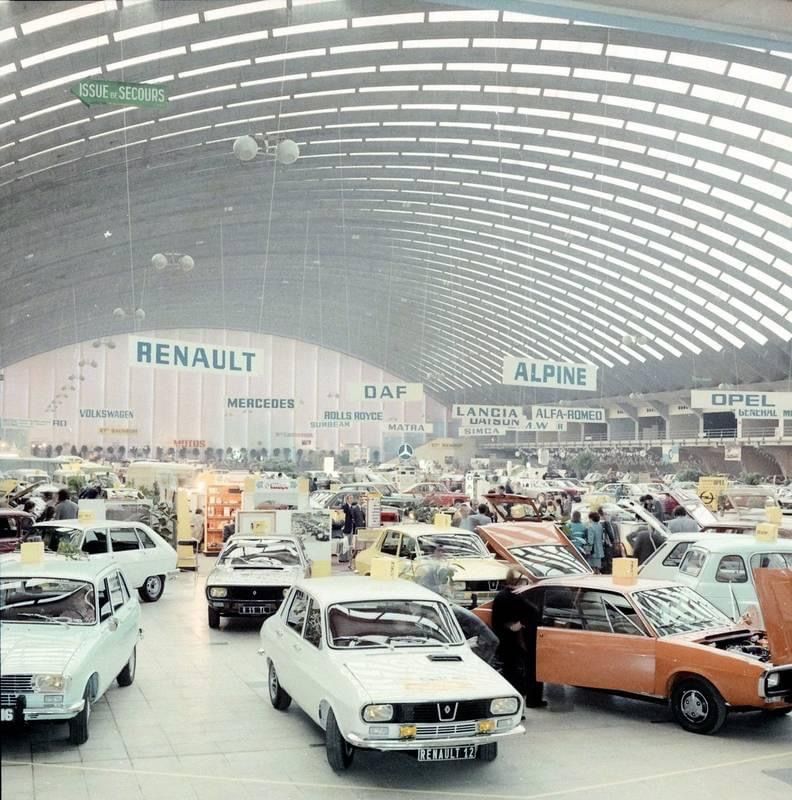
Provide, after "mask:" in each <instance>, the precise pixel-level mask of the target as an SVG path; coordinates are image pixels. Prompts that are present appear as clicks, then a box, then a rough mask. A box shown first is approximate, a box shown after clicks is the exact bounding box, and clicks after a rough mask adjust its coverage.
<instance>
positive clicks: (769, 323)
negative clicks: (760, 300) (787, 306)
mask: <svg viewBox="0 0 792 800" xmlns="http://www.w3.org/2000/svg"><path fill="white" fill-rule="evenodd" d="M759 324H760V325H764V326H765V328H767V329H768V330H769V331H771V332H772V333H774V334H775V335H776V336H778V337H779V338H781V339H783V340H784V341H785V342H788V341H789V340H790V339H792V332H791V331H789V330H787V329H786V328H784V327H782V326H781V325H779V324H778V323H777V322H774V321H773V320H772V319H770V318H769V317H761V318H760V319H759Z"/></svg>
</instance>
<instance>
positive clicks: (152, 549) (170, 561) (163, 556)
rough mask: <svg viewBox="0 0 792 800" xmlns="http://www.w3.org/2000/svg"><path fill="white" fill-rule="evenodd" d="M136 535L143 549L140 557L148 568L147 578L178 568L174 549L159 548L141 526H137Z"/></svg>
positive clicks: (146, 570)
mask: <svg viewBox="0 0 792 800" xmlns="http://www.w3.org/2000/svg"><path fill="white" fill-rule="evenodd" d="M135 533H136V534H137V537H138V539H139V540H140V546H141V548H142V549H141V553H140V556H141V559H142V561H143V565H144V566H145V568H146V569H145V572H146V577H147V578H148V576H149V575H165V574H167V573H168V572H170V571H171V570H173V569H175V568H176V558H175V553H174V551H173V548H172V547H170V546H168V547H162V546H158V545H157V543H156V542H155V541H154V539H153V538H152V537H151V536H149V534H148V533H147V532H146V531H145V530H144V529H143V528H142V527H141V526H140V525H135Z"/></svg>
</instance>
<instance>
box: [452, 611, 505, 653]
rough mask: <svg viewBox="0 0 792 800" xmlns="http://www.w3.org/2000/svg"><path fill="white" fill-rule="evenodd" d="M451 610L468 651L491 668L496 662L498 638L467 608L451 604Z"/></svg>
mask: <svg viewBox="0 0 792 800" xmlns="http://www.w3.org/2000/svg"><path fill="white" fill-rule="evenodd" d="M451 610H452V611H453V612H454V616H455V617H456V619H457V622H458V623H459V627H460V628H462V633H463V634H464V635H465V639H466V640H467V643H468V644H469V645H470V649H471V650H472V651H473V652H474V653H475V654H476V655H477V656H478V657H479V658H480V659H481V660H482V661H484V662H486V663H487V664H489V665H490V666H493V665H494V664H495V661H496V659H495V653H496V651H497V649H498V637H497V636H496V635H495V634H494V633H493V631H492V628H490V626H489V625H487V623H486V622H483V621H482V620H480V619H479V618H478V617H477V616H476V615H475V614H474V613H473V612H472V611H469V610H468V609H467V608H463V607H462V606H458V605H456V604H452V605H451Z"/></svg>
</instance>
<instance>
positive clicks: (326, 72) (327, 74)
mask: <svg viewBox="0 0 792 800" xmlns="http://www.w3.org/2000/svg"><path fill="white" fill-rule="evenodd" d="M376 71H377V68H376V67H345V68H344V69H320V70H314V71H313V72H311V77H312V78H331V77H336V76H338V75H361V74H364V73H368V72H376ZM302 77H303V78H305V77H306V76H305V75H303V76H302ZM267 80H270V81H271V80H274V79H273V78H268V79H267ZM362 89H363V87H361V91H362ZM366 89H367V91H368V90H369V87H366Z"/></svg>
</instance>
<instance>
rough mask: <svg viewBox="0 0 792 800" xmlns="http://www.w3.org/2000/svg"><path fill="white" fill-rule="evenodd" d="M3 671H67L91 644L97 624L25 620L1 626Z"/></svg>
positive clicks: (0, 647)
mask: <svg viewBox="0 0 792 800" xmlns="http://www.w3.org/2000/svg"><path fill="white" fill-rule="evenodd" d="M0 629H1V630H0V673H2V674H3V675H17V674H19V673H23V674H30V673H33V674H36V673H53V674H63V673H64V672H65V671H66V668H67V666H68V664H69V662H70V661H71V660H72V658H74V656H75V654H76V653H77V652H78V651H79V650H80V649H81V648H85V649H87V648H88V647H89V646H90V640H91V639H92V638H93V636H94V634H95V632H96V627H95V626H82V625H81V626H77V625H59V624H52V625H50V624H48V623H41V624H30V625H27V624H24V623H21V622H4V623H3V624H2V625H1V626H0Z"/></svg>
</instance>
